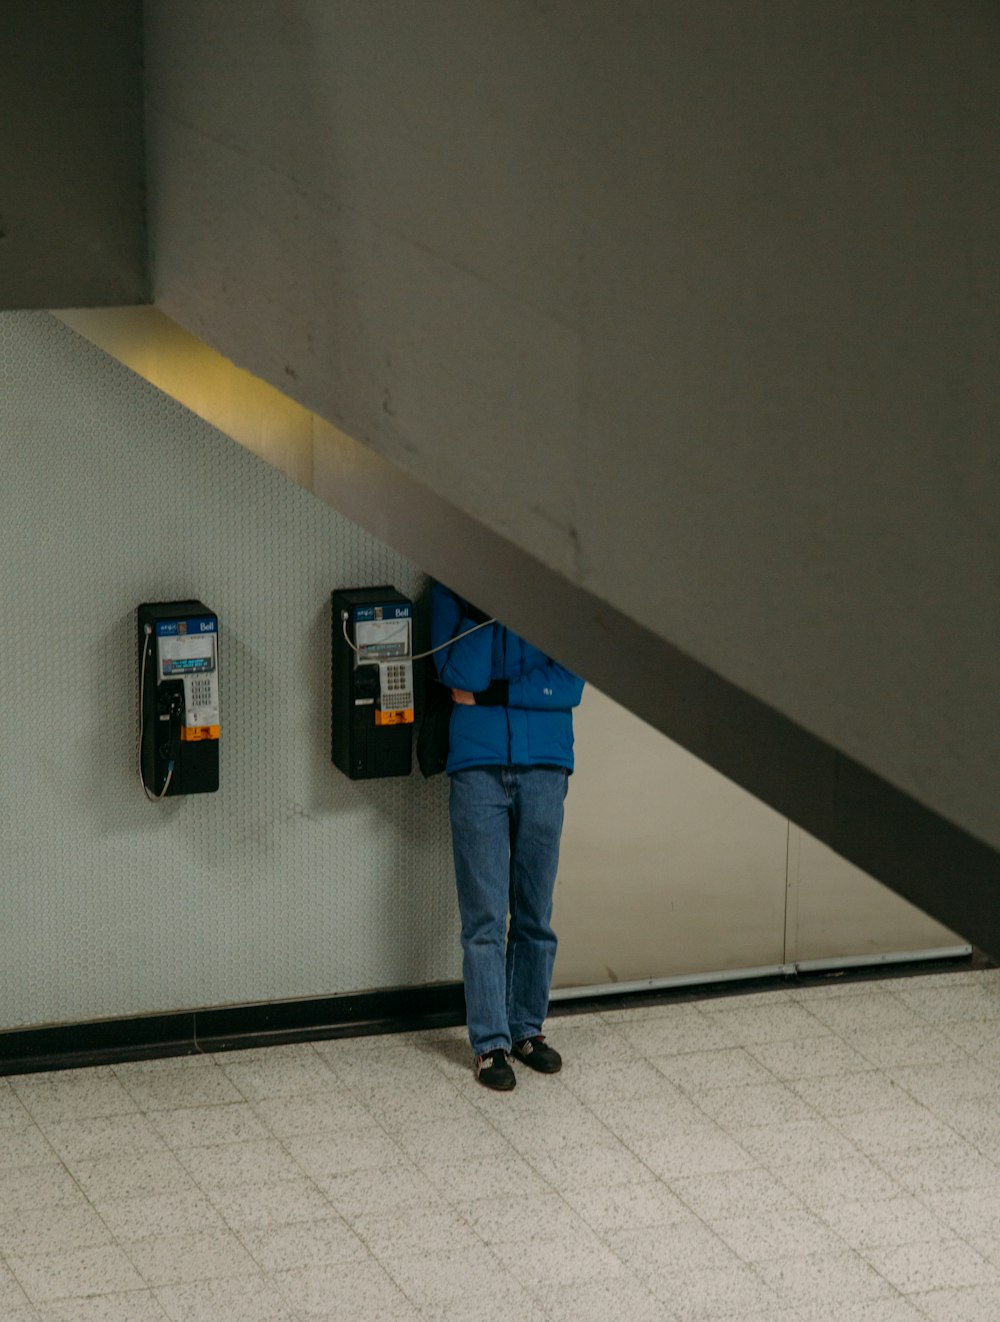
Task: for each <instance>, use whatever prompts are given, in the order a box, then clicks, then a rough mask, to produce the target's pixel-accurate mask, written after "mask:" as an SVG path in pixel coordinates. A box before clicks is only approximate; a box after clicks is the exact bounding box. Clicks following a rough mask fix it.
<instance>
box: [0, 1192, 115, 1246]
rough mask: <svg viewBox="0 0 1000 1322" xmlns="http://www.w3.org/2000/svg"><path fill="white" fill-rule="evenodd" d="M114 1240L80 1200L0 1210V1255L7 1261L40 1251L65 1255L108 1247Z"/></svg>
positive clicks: (87, 1206)
mask: <svg viewBox="0 0 1000 1322" xmlns="http://www.w3.org/2000/svg"><path fill="white" fill-rule="evenodd" d="M113 1238H114V1236H113V1234H112V1231H111V1229H110V1228H109V1227H108V1225H107V1224H106V1222H105V1221H104V1219H103V1218H102V1217H101V1216H99V1215H98V1213H97V1212H96V1211H95V1210H94V1208H93V1207H91V1206H90V1204H89V1203H87V1202H86V1200H85V1199H83V1198H82V1197H81V1198H80V1199H79V1200H76V1201H74V1202H71V1203H68V1204H64V1205H61V1206H60V1205H59V1204H56V1205H55V1206H54V1207H22V1208H21V1209H20V1210H18V1211H16V1212H15V1211H11V1210H9V1209H6V1208H4V1209H2V1210H0V1253H2V1254H4V1255H5V1256H7V1257H11V1256H13V1255H25V1254H31V1253H38V1252H39V1251H40V1250H41V1251H46V1252H51V1253H68V1252H71V1251H73V1250H74V1249H84V1248H94V1247H97V1246H98V1245H102V1244H110V1243H111V1242H112V1240H113Z"/></svg>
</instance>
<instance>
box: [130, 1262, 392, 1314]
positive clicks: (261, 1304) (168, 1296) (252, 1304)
mask: <svg viewBox="0 0 1000 1322" xmlns="http://www.w3.org/2000/svg"><path fill="white" fill-rule="evenodd" d="M332 1270H335V1269H331V1271H332ZM154 1293H155V1296H156V1299H157V1301H158V1302H159V1304H160V1307H161V1308H162V1309H163V1311H164V1313H166V1315H167V1317H168V1318H169V1319H170V1322H221V1319H226V1322H229V1320H230V1319H232V1322H301V1318H300V1317H299V1315H298V1313H296V1311H295V1308H294V1307H293V1305H292V1304H291V1303H289V1301H288V1299H287V1298H286V1297H285V1295H284V1293H283V1292H282V1291H281V1290H280V1289H279V1288H278V1283H276V1282H274V1281H268V1280H266V1279H265V1278H264V1277H263V1276H247V1277H238V1278H234V1277H228V1278H227V1279H225V1280H219V1281H199V1282H198V1283H197V1284H196V1285H165V1286H162V1287H160V1288H159V1289H157V1290H156V1291H155V1292H154ZM366 1322H367V1319H366Z"/></svg>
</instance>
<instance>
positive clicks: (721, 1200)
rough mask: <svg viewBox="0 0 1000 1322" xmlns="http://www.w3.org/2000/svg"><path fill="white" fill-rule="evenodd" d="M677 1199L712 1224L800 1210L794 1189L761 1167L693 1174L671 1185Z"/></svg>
mask: <svg viewBox="0 0 1000 1322" xmlns="http://www.w3.org/2000/svg"><path fill="white" fill-rule="evenodd" d="M668 1183H669V1187H670V1189H671V1190H672V1191H673V1192H674V1193H675V1194H676V1195H677V1197H678V1198H679V1199H680V1200H681V1202H683V1203H684V1205H685V1206H686V1207H688V1208H690V1209H691V1210H692V1211H693V1212H694V1213H695V1214H696V1215H697V1216H700V1217H701V1218H702V1219H703V1220H704V1221H706V1222H707V1223H708V1224H709V1225H714V1224H715V1222H717V1221H727V1220H730V1219H732V1218H733V1217H740V1216H753V1215H756V1213H758V1212H762V1211H763V1212H780V1211H796V1210H797V1211H801V1210H802V1207H803V1204H802V1200H801V1199H800V1197H799V1195H798V1193H797V1192H796V1191H795V1188H794V1187H791V1188H790V1187H789V1186H788V1185H786V1184H783V1183H782V1181H781V1180H779V1179H778V1178H777V1176H775V1175H773V1174H772V1173H771V1172H770V1171H767V1170H764V1169H763V1168H762V1167H760V1166H755V1167H752V1168H751V1169H749V1170H741V1171H724V1172H721V1173H720V1174H717V1175H691V1176H684V1177H682V1178H680V1179H672V1180H670V1181H669V1182H668Z"/></svg>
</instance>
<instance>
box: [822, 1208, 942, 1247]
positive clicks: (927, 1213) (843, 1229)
mask: <svg viewBox="0 0 1000 1322" xmlns="http://www.w3.org/2000/svg"><path fill="white" fill-rule="evenodd" d="M819 1215H820V1217H821V1218H822V1219H823V1220H824V1221H825V1222H826V1224H827V1225H828V1226H830V1228H831V1229H832V1230H834V1231H835V1232H836V1233H837V1234H838V1235H839V1236H840V1238H841V1239H842V1240H843V1241H844V1243H845V1244H846V1245H847V1246H848V1248H852V1249H855V1250H856V1251H858V1252H863V1251H864V1250H865V1249H879V1248H886V1249H889V1248H899V1247H901V1246H902V1245H904V1244H921V1243H925V1244H926V1243H933V1242H934V1241H935V1240H945V1239H951V1238H952V1237H953V1232H952V1230H951V1229H950V1228H949V1227H948V1226H947V1225H946V1224H945V1222H944V1221H942V1220H941V1219H939V1218H938V1217H937V1216H935V1215H934V1213H933V1212H932V1211H931V1210H930V1209H929V1208H928V1207H926V1206H925V1205H924V1204H923V1203H922V1202H920V1201H919V1200H918V1199H916V1198H913V1197H911V1196H909V1195H904V1196H902V1197H899V1198H887V1199H883V1200H881V1201H868V1202H857V1203H838V1204H836V1205H834V1206H832V1207H827V1208H824V1209H823V1210H822V1212H820V1213H819Z"/></svg>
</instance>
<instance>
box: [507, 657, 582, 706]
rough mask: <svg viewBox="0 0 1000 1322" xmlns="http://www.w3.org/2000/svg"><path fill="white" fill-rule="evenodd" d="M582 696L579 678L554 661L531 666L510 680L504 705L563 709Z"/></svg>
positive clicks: (574, 704)
mask: <svg viewBox="0 0 1000 1322" xmlns="http://www.w3.org/2000/svg"><path fill="white" fill-rule="evenodd" d="M582 696H583V680H582V679H580V678H579V677H578V676H577V675H574V674H573V672H572V671H571V670H567V669H566V667H565V666H561V665H560V664H559V662H558V661H548V662H546V664H544V665H540V666H532V667H531V669H530V670H526V671H525V672H524V674H523V675H522V676H521V678H520V679H512V680H511V681H510V688H509V689H508V692H507V706H508V707H524V708H527V709H530V710H534V711H565V710H567V709H568V708H570V707H576V706H578V705H579V703H580V698H581V697H582Z"/></svg>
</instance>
